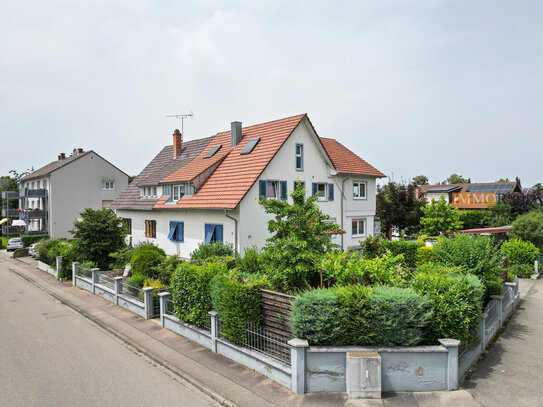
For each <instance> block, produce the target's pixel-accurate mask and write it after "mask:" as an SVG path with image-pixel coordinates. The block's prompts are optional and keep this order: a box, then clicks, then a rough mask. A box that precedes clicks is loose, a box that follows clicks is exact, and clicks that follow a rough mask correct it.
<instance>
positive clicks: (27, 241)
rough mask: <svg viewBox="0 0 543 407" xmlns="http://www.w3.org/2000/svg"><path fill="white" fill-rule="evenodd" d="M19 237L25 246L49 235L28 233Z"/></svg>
mask: <svg viewBox="0 0 543 407" xmlns="http://www.w3.org/2000/svg"><path fill="white" fill-rule="evenodd" d="M21 239H22V240H23V243H24V244H25V247H28V246H30V245H32V244H34V243H37V242H39V241H40V240H45V239H49V235H28V236H22V237H21Z"/></svg>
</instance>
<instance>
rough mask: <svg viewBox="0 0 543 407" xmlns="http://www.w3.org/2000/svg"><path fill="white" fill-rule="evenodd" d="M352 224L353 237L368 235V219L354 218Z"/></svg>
mask: <svg viewBox="0 0 543 407" xmlns="http://www.w3.org/2000/svg"><path fill="white" fill-rule="evenodd" d="M351 225H352V226H351V227H352V230H351V234H352V236H353V237H362V236H365V235H366V219H353V220H352V222H351Z"/></svg>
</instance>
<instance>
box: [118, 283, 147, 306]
mask: <svg viewBox="0 0 543 407" xmlns="http://www.w3.org/2000/svg"><path fill="white" fill-rule="evenodd" d="M121 294H122V295H126V296H128V297H131V298H133V299H135V300H137V301H140V302H143V290H142V289H141V288H139V287H136V286H133V285H130V284H128V283H126V282H124V281H123V282H122V283H121Z"/></svg>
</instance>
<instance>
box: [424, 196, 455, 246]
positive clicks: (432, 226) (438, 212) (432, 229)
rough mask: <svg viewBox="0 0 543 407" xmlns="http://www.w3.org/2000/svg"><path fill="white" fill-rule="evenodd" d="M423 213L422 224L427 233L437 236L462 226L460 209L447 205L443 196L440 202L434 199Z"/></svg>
mask: <svg viewBox="0 0 543 407" xmlns="http://www.w3.org/2000/svg"><path fill="white" fill-rule="evenodd" d="M422 213H423V216H422V218H421V219H420V224H421V225H422V227H423V232H424V233H425V234H427V235H430V236H437V235H439V234H440V233H443V232H454V231H456V230H459V229H461V228H462V222H461V221H460V214H459V213H458V209H457V208H451V207H450V206H449V205H447V202H446V201H445V197H443V196H441V198H439V201H438V202H436V201H435V199H432V203H431V204H430V205H427V206H426V207H424V208H422Z"/></svg>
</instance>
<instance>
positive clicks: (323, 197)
mask: <svg viewBox="0 0 543 407" xmlns="http://www.w3.org/2000/svg"><path fill="white" fill-rule="evenodd" d="M321 185H324V196H319V187H320V186H321ZM316 197H317V201H319V202H326V201H328V184H327V183H326V182H317V193H316Z"/></svg>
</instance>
